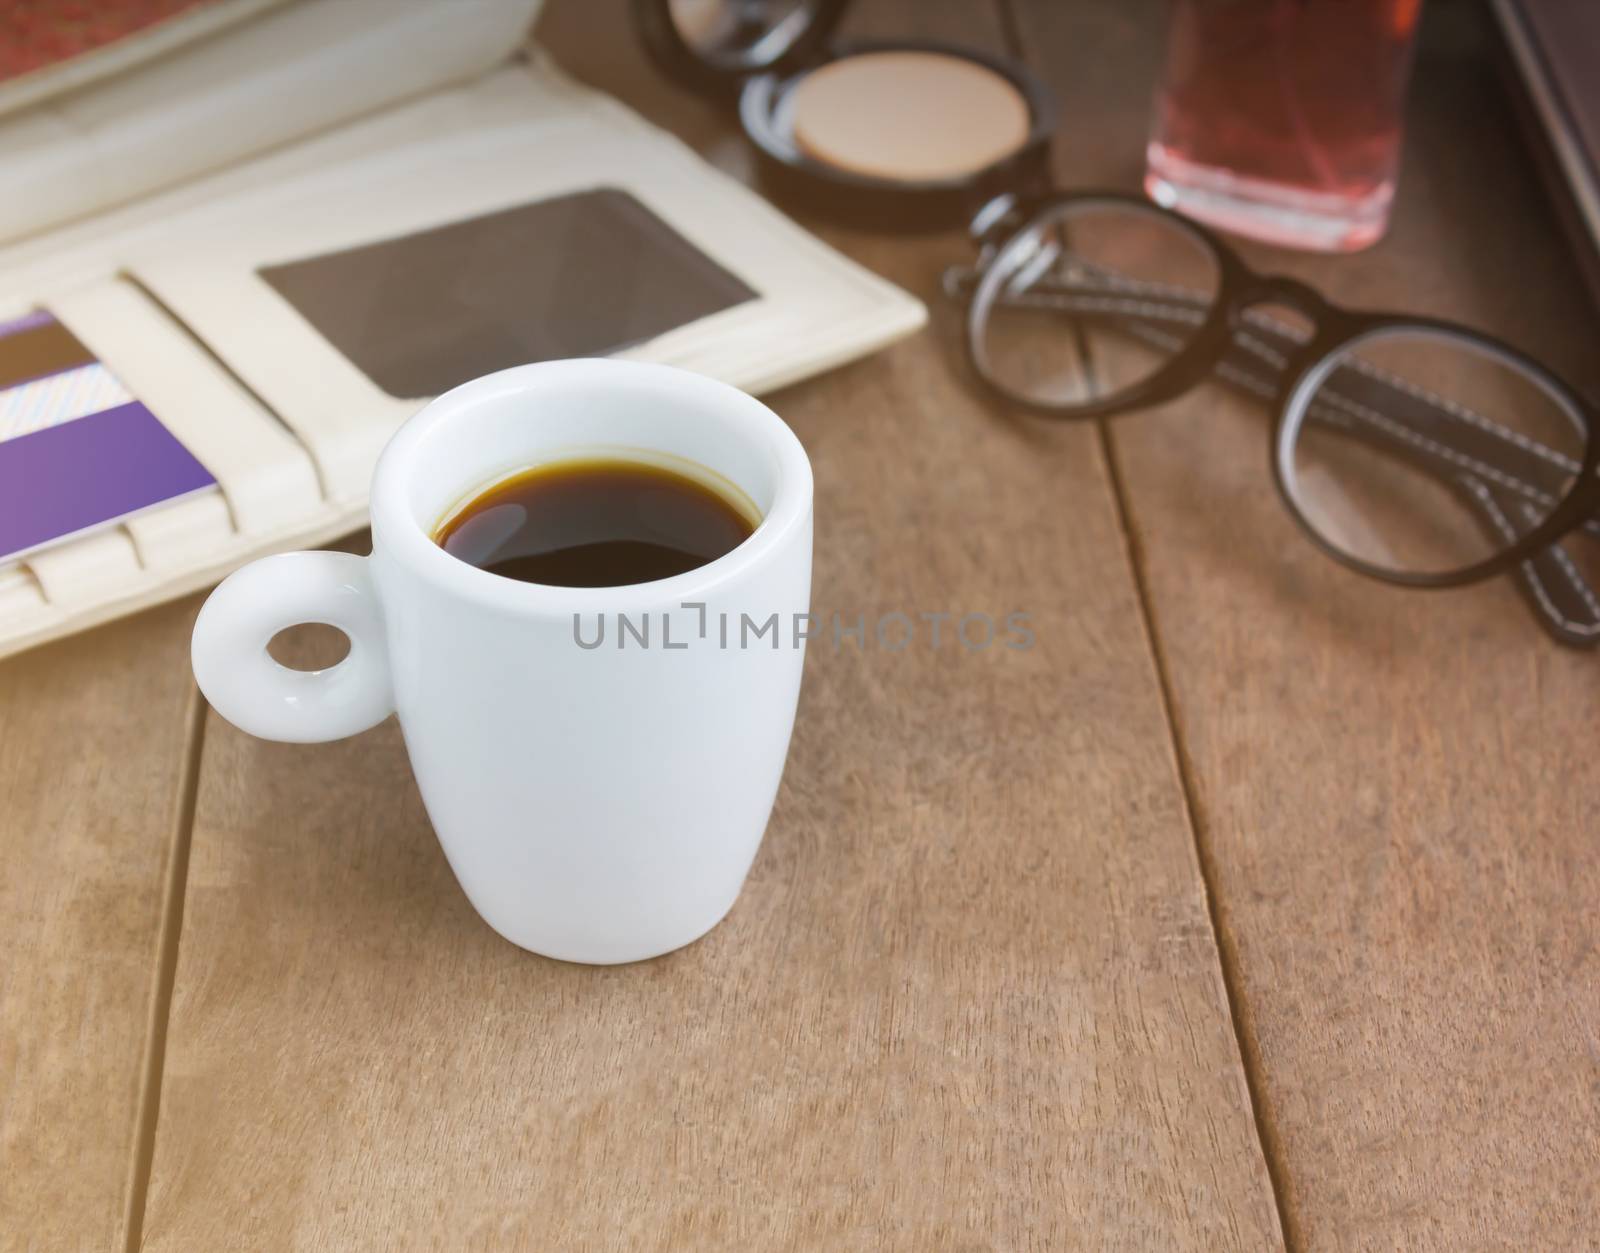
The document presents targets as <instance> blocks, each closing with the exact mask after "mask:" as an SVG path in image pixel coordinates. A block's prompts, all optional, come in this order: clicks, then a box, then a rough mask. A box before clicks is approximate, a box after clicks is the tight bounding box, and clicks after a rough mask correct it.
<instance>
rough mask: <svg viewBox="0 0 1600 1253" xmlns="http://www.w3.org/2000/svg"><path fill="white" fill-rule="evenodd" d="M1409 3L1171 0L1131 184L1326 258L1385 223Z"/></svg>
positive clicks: (1410, 22)
mask: <svg viewBox="0 0 1600 1253" xmlns="http://www.w3.org/2000/svg"><path fill="white" fill-rule="evenodd" d="M1421 8H1422V0H1172V23H1171V29H1170V32H1169V36H1168V41H1167V52H1166V64H1165V69H1164V72H1163V75H1162V82H1161V85H1160V87H1159V88H1158V90H1157V93H1156V101H1155V116H1154V119H1153V125H1152V133H1151V139H1150V146H1149V149H1148V152H1147V156H1146V173H1145V189H1146V191H1148V192H1149V194H1150V196H1151V197H1152V198H1153V199H1155V200H1156V201H1157V202H1158V203H1160V204H1163V205H1166V206H1168V207H1169V208H1173V209H1177V210H1179V211H1181V212H1183V213H1186V214H1188V215H1189V216H1191V217H1194V218H1197V219H1199V220H1200V221H1203V222H1207V223H1209V224H1211V225H1213V226H1217V227H1219V228H1221V229H1223V230H1227V231H1232V232H1235V233H1237V234H1241V235H1247V236H1251V237H1253V238H1256V239H1262V240H1266V241H1268V242H1270V243H1276V244H1283V245H1286V246H1288V247H1293V248H1311V249H1318V250H1322V251H1329V252H1343V251H1351V250H1354V249H1357V248H1364V247H1366V246H1367V245H1368V244H1371V243H1373V242H1374V241H1376V240H1377V239H1378V238H1379V237H1380V236H1381V235H1382V234H1383V232H1384V228H1385V227H1386V226H1387V225H1388V220H1389V205H1390V201H1391V200H1392V199H1393V197H1394V186H1395V178H1396V175H1397V173H1398V171H1399V164H1400V141H1401V134H1402V131H1403V122H1404V118H1403V110H1404V105H1405V91H1406V81H1407V79H1408V78H1409V76H1410V71H1411V52H1412V44H1413V42H1414V36H1415V34H1416V28H1417V17H1418V13H1419V11H1420V10H1421Z"/></svg>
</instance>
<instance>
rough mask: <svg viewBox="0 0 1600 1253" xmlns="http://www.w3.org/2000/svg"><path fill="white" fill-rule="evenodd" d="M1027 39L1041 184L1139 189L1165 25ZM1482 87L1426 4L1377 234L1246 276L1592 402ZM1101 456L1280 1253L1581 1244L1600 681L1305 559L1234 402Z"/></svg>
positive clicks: (1458, 613)
mask: <svg viewBox="0 0 1600 1253" xmlns="http://www.w3.org/2000/svg"><path fill="white" fill-rule="evenodd" d="M1021 17H1022V34H1023V39H1024V43H1025V45H1026V46H1027V47H1028V49H1029V51H1030V53H1031V54H1032V57H1033V59H1034V63H1035V64H1036V65H1037V66H1039V67H1041V68H1042V69H1043V70H1044V72H1045V73H1047V74H1048V75H1049V77H1050V78H1051V80H1052V82H1053V85H1054V86H1055V87H1056V89H1057V90H1058V91H1059V92H1060V93H1061V96H1062V102H1063V112H1064V116H1065V117H1067V118H1072V117H1079V118H1083V119H1084V124H1083V125H1081V126H1079V127H1076V128H1074V129H1073V131H1072V132H1071V136H1070V139H1069V140H1068V141H1067V142H1063V143H1062V144H1061V145H1060V147H1059V153H1058V173H1059V176H1060V178H1061V180H1062V181H1063V182H1064V183H1066V184H1067V185H1073V184H1077V185H1085V184H1094V185H1106V184H1110V185H1120V186H1123V187H1127V188H1130V189H1133V188H1136V187H1137V186H1138V183H1139V178H1140V176H1141V174H1142V168H1141V155H1140V143H1141V139H1142V137H1143V135H1144V133H1145V126H1146V118H1147V107H1148V88H1149V84H1150V82H1151V81H1152V80H1153V77H1154V75H1155V73H1156V69H1157V58H1158V54H1159V40H1153V39H1152V38H1151V37H1150V35H1151V29H1152V28H1153V27H1156V26H1159V23H1160V20H1161V17H1162V11H1161V7H1160V6H1159V5H1158V4H1156V3H1154V0H1150V2H1148V3H1129V4H1119V5H1111V4H1100V5H1091V4H1074V5H1060V6H1051V5H1044V4H1035V5H1027V6H1023V7H1022V9H1021ZM1088 49H1093V50H1094V55H1092V56H1090V55H1086V51H1087V50H1088ZM1493 64H1494V60H1493V49H1492V48H1491V47H1489V46H1488V42H1487V39H1486V33H1485V31H1484V29H1483V27H1482V26H1481V25H1480V23H1479V18H1478V15H1477V11H1476V8H1475V6H1466V5H1431V6H1429V9H1428V12H1427V18H1426V21H1425V29H1424V38H1423V42H1422V46H1421V52H1420V56H1419V59H1418V64H1417V73H1416V79H1415V83H1414V88H1413V91H1412V96H1411V100H1412V108H1411V111H1410V118H1409V131H1410V133H1409V139H1408V144H1407V156H1406V164H1405V169H1404V174H1403V178H1402V181H1401V184H1400V191H1399V197H1398V201H1397V205H1396V211H1395V218H1394V223H1393V228H1392V230H1391V232H1390V234H1389V236H1388V238H1387V239H1385V240H1384V241H1383V242H1382V243H1381V244H1380V245H1379V246H1378V247H1376V248H1374V249H1372V250H1371V251H1369V252H1365V253H1362V254H1358V255H1355V256H1350V257H1345V258H1317V257H1307V256H1302V255H1296V254H1290V253H1286V252H1282V251H1274V250H1269V249H1265V248H1244V249H1243V251H1244V252H1245V253H1246V255H1247V258H1248V259H1249V260H1250V261H1251V263H1252V264H1253V265H1255V266H1256V267H1258V268H1260V269H1264V270H1268V271H1272V270H1277V271H1287V272H1290V273H1293V274H1296V275H1298V276H1300V277H1302V278H1304V279H1305V280H1307V281H1309V282H1311V283H1313V284H1314V285H1316V286H1318V287H1319V288H1321V289H1322V290H1323V291H1325V292H1326V293H1327V294H1328V295H1329V296H1330V297H1332V298H1334V299H1336V300H1339V301H1341V302H1344V303H1347V304H1352V305H1356V306H1366V307H1373V308H1385V307H1389V308H1401V309H1412V310H1416V311H1418V312H1423V313H1431V314H1434V315H1436V316H1443V317H1450V318H1456V319H1459V320H1463V321H1466V322H1468V323H1470V324H1474V325H1478V326H1481V327H1484V328H1485V329H1487V330H1490V331H1492V332H1495V333H1498V334H1501V335H1504V336H1506V337H1507V338H1509V339H1510V340H1511V341H1512V342H1514V343H1517V344H1519V345H1521V346H1523V347H1525V348H1526V349H1528V350H1530V351H1532V352H1534V353H1535V354H1536V355H1538V356H1541V357H1543V358H1545V359H1547V360H1549V361H1550V362H1551V363H1552V364H1553V365H1555V366H1557V367H1558V368H1560V369H1562V370H1564V371H1566V372H1568V373H1569V374H1570V375H1571V376H1572V377H1574V378H1576V379H1578V380H1581V381H1582V382H1584V383H1586V384H1588V385H1589V386H1590V390H1591V392H1593V391H1595V390H1596V389H1595V388H1594V387H1593V384H1594V382H1595V381H1596V378H1597V370H1596V359H1595V355H1594V344H1595V335H1596V330H1597V321H1596V318H1595V315H1594V311H1593V310H1592V309H1590V308H1589V307H1588V306H1587V305H1586V304H1585V303H1584V295H1583V292H1582V290H1581V288H1580V286H1579V284H1578V282H1577V278H1576V275H1575V274H1574V272H1573V267H1572V263H1571V260H1570V257H1569V256H1568V255H1567V254H1566V253H1565V252H1564V250H1563V247H1562V241H1561V239H1560V237H1559V233H1558V228H1557V225H1556V223H1555V221H1554V219H1553V217H1552V215H1551V213H1550V211H1549V210H1548V209H1547V207H1546V204H1545V202H1544V200H1543V199H1542V196H1541V192H1540V189H1539V187H1538V185H1537V176H1536V173H1535V171H1534V170H1533V168H1532V167H1531V166H1530V165H1529V164H1528V162H1527V160H1526V158H1525V157H1524V155H1523V153H1522V152H1521V151H1520V149H1519V137H1518V136H1517V134H1516V132H1515V130H1514V128H1513V125H1512V120H1511V119H1510V118H1509V117H1508V116H1507V114H1506V109H1505V105H1504V103H1503V97H1502V93H1501V90H1500V88H1499V84H1497V83H1496V82H1495V80H1494V77H1493V73H1492V70H1493ZM1091 119H1092V120H1091ZM1111 441H1112V443H1111V447H1112V449H1113V457H1114V460H1115V463H1116V464H1117V467H1118V470H1119V472H1120V476H1121V479H1122V481H1123V484H1124V486H1125V491H1126V496H1127V500H1128V512H1129V515H1130V517H1131V521H1132V524H1133V529H1134V537H1135V544H1136V549H1137V551H1138V553H1139V554H1140V567H1141V575H1142V577H1143V579H1144V580H1145V582H1146V586H1147V589H1148V594H1149V598H1150V601H1151V605H1152V610H1153V616H1154V623H1155V629H1156V632H1157V636H1158V638H1159V641H1160V647H1161V652H1162V656H1163V659H1164V662H1165V666H1166V670H1167V673H1168V675H1169V678H1170V683H1171V688H1172V692H1173V700H1174V706H1175V710H1176V717H1177V723H1178V726H1179V730H1180V741H1181V744H1182V746H1183V750H1184V755H1185V764H1186V767H1187V774H1188V778H1189V780H1190V784H1191V786H1192V789H1193V793H1194V798H1195V806H1196V811H1197V821H1198V824H1199V828H1200V837H1201V844H1202V849H1203V858H1204V861H1205V865H1206V869H1207V872H1208V876H1209V878H1210V882H1211V886H1212V889H1213V891H1214V892H1215V894H1216V899H1217V901H1218V902H1219V904H1218V914H1219V916H1220V920H1221V923H1222V941H1223V946H1224V952H1225V956H1226V957H1227V959H1228V961H1229V963H1230V974H1231V976H1232V978H1233V979H1234V983H1235V988H1236V993H1237V995H1238V997H1239V1000H1240V1004H1241V1013H1240V1018H1241V1021H1242V1025H1243V1028H1244V1039H1245V1045H1246V1048H1247V1050H1248V1053H1249V1058H1250V1063H1251V1066H1252V1069H1253V1071H1254V1073H1255V1074H1256V1076H1257V1079H1256V1082H1257V1088H1258V1092H1259V1094H1260V1097H1261V1098H1262V1099H1261V1101H1260V1105H1261V1113H1262V1118H1263V1123H1264V1126H1265V1128H1266V1136H1267V1141H1268V1149H1269V1152H1270V1154H1271V1156H1272V1158H1273V1159H1274V1163H1275V1167H1276V1171H1277V1174H1278V1177H1279V1179H1280V1181H1281V1183H1282V1185H1283V1188H1282V1191H1283V1194H1284V1195H1283V1200H1284V1202H1285V1206H1284V1208H1285V1221H1286V1225H1287V1227H1288V1230H1289V1233H1290V1237H1291V1242H1292V1243H1293V1244H1294V1245H1296V1246H1297V1247H1304V1248H1308V1249H1343V1248H1350V1249H1355V1248H1362V1249H1367V1248H1371V1249H1380V1248H1381V1249H1390V1248H1408V1249H1418V1248H1438V1249H1465V1248H1507V1249H1534V1248H1538V1249H1557V1248H1561V1249H1567V1248H1593V1247H1595V1241H1596V1240H1597V1239H1600V950H1597V948H1596V944H1595V926H1596V903H1597V902H1600V858H1597V856H1596V835H1597V832H1600V825H1597V819H1596V814H1597V812H1600V806H1597V798H1600V759H1597V757H1596V754H1595V752H1594V751H1593V746H1594V742H1595V732H1596V728H1597V726H1600V668H1597V665H1600V662H1597V659H1596V657H1595V655H1594V654H1593V653H1587V654H1585V653H1576V652H1572V651H1568V650H1564V649H1562V648H1560V647H1559V646H1557V645H1555V644H1553V643H1552V642H1551V641H1550V640H1549V639H1548V638H1547V637H1546V636H1545V635H1544V634H1543V633H1542V632H1541V631H1539V629H1538V628H1537V627H1536V625H1535V623H1534V620H1533V619H1532V617H1531V616H1530V614H1529V613H1528V611H1527V610H1526V609H1525V608H1524V606H1523V604H1522V603H1521V601H1520V600H1519V599H1518V597H1517V595H1516V593H1515V591H1514V589H1513V588H1512V586H1511V584H1510V583H1509V581H1507V580H1497V581H1496V582H1494V583H1492V584H1489V585H1485V586H1481V587H1476V588H1472V589H1468V590H1462V591H1454V592H1445V593H1437V594H1435V593H1417V592H1409V591H1402V590H1398V589H1394V588H1389V587H1385V586H1382V585H1380V584H1376V583H1372V582H1369V581H1367V580H1365V579H1362V578H1361V577H1359V576H1357V575H1354V574H1351V573H1348V572H1346V571H1344V570H1342V569H1340V568H1338V567H1337V566H1335V565H1334V564H1333V563H1331V562H1330V561H1328V560H1327V559H1326V558H1324V557H1323V556H1322V555H1321V554H1320V553H1318V552H1317V551H1316V550H1314V549H1313V548H1312V547H1311V546H1310V545H1309V544H1308V543H1307V542H1306V540H1305V539H1304V537H1303V536H1302V535H1301V534H1300V532H1299V531H1298V529H1297V528H1296V527H1295V526H1294V524H1293V523H1292V521H1291V519H1290V517H1289V515H1288V514H1287V513H1286V512H1285V510H1284V507H1283V505H1282V503H1281V502H1280V500H1279V498H1278V496H1277V493H1276V492H1275V490H1274V489H1273V487H1272V484H1271V480H1270V473H1269V467H1268V457H1267V426H1266V417H1265V415H1264V414H1263V413H1262V412H1260V411H1258V410H1256V409H1255V408H1253V406H1251V405H1250V404H1248V403H1246V402H1244V401H1242V400H1240V399H1238V398H1236V397H1235V395H1234V394H1232V393H1227V392H1223V391H1222V390H1220V389H1218V388H1206V389H1203V390H1201V391H1198V392H1196V393H1194V394H1192V395H1190V396H1187V397H1185V398H1183V399H1181V400H1178V401H1175V402H1173V403H1172V404H1170V405H1168V406H1166V407H1165V408H1164V409H1161V410H1157V411H1153V412H1148V413H1142V414H1136V415H1131V416H1128V417H1123V418H1119V419H1116V420H1115V421H1114V422H1113V423H1112V424H1111Z"/></svg>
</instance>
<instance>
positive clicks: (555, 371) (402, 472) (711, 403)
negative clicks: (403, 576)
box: [372, 358, 811, 615]
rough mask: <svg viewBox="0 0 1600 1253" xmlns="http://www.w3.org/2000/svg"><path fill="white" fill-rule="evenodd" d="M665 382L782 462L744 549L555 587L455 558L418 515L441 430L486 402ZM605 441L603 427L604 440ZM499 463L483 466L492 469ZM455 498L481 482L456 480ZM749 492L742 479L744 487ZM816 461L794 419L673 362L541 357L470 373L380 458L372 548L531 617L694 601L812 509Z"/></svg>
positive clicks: (430, 578)
mask: <svg viewBox="0 0 1600 1253" xmlns="http://www.w3.org/2000/svg"><path fill="white" fill-rule="evenodd" d="M624 374H626V375H631V376H633V377H634V378H635V379H639V380H642V381H644V382H645V383H647V384H649V385H651V386H654V387H662V388H671V389H675V390H679V391H685V392H691V393H694V401H695V404H696V406H704V407H707V408H716V409H720V410H721V411H723V412H724V413H727V414H736V415H737V416H738V419H739V421H740V423H741V425H742V426H743V427H744V428H745V429H747V430H748V431H749V433H750V438H751V440H752V441H754V442H757V443H759V444H761V445H762V446H763V447H764V448H766V449H767V450H768V451H769V452H770V453H771V454H772V455H773V456H774V457H775V460H776V476H775V477H776V487H775V491H774V493H773V499H772V504H771V505H770V506H769V507H768V508H767V510H766V511H765V514H764V515H763V517H762V520H761V523H760V525H759V526H757V527H756V529H755V530H754V531H753V532H752V533H751V535H750V537H749V538H748V539H746V540H745V541H744V542H743V543H742V544H740V545H739V546H738V547H737V548H734V549H733V550H732V551H731V552H728V553H725V554H724V555H723V556H721V557H718V558H717V559H716V560H715V561H711V562H707V563H706V564H705V565H703V566H699V567H697V568H696V569H694V570H689V571H686V572H685V573H683V574H679V575H674V576H673V577H671V578H667V579H657V580H654V581H652V582H649V583H632V584H625V585H623V586H620V587H553V586H550V585H547V584H540V583H521V582H518V581H516V580H514V579H507V578H504V577H502V576H500V575H497V574H490V573H489V572H488V571H486V570H480V569H478V568H477V567H476V566H473V565H469V564H468V563H467V562H465V561H462V560H460V559H459V558H457V557H452V556H451V555H450V554H449V553H447V552H445V551H444V549H442V548H440V547H439V545H438V544H437V543H435V542H434V540H433V538H432V536H431V535H429V534H428V532H427V530H426V529H425V527H424V526H423V524H422V523H420V522H419V521H418V520H417V518H416V517H415V516H414V514H413V512H412V509H411V504H410V500H409V491H408V489H409V488H410V486H411V483H412V481H413V480H414V479H415V477H416V476H417V475H418V474H421V473H426V470H425V469H423V468H419V466H418V465H417V458H418V456H419V454H420V451H421V450H422V449H423V448H424V446H425V445H426V443H427V441H428V440H429V439H430V438H431V437H432V436H433V435H434V433H435V432H437V431H438V430H439V428H440V427H441V426H443V425H445V424H447V423H449V422H451V421H453V420H455V419H456V418H457V417H459V416H460V415H461V414H463V413H465V412H467V411H468V410H471V409H473V408H476V407H477V406H478V405H480V404H482V403H484V402H485V401H487V400H490V399H493V398H497V397H504V396H505V395H506V394H507V393H508V392H518V393H532V392H536V391H542V390H546V389H548V388H564V389H572V388H585V387H588V388H592V389H594V390H596V391H603V390H605V389H606V388H607V387H608V386H614V385H615V383H616V382H617V380H618V378H619V377H621V376H622V375H624ZM596 442H597V443H603V442H604V439H603V432H602V433H600V436H599V437H597V440H596ZM495 469H496V467H493V466H489V465H485V467H484V472H485V474H486V475H488V474H490V473H493V472H494V470H495ZM447 486H448V488H449V490H450V491H451V492H454V493H458V494H465V493H467V492H469V491H471V490H472V489H473V488H474V486H476V485H475V484H474V483H471V482H466V483H451V484H448V485H447ZM738 486H740V487H741V488H744V489H745V490H746V491H748V490H749V489H748V487H747V486H746V485H745V484H739V485H738ZM810 505H811V463H810V461H809V460H808V459H807V457H806V453H805V449H804V448H803V447H802V446H801V444H800V441H799V439H798V438H797V437H796V436H795V434H794V432H793V431H791V430H790V429H789V427H788V426H787V424H785V423H784V421H783V420H782V419H781V418H779V417H778V416H777V414H775V413H773V412H772V410H771V409H769V408H767V406H766V405H764V404H762V403H761V402H760V401H759V400H757V399H755V398H754V397H753V396H750V395H748V394H746V393H745V392H742V391H740V390H739V389H738V388H735V387H731V386H729V385H728V384H726V383H722V382H719V381H717V380H716V379H713V378H709V377H707V376H705V375H701V374H695V373H693V372H692V371H689V370H680V369H677V368H674V367H671V366H663V365H654V364H650V363H647V362H639V361H616V360H610V359H606V358H581V359H576V360H567V361H542V362H537V363H534V364H532V365H522V366H513V367H512V368H511V369H508V370H501V371H499V372H497V373H495V374H488V375H485V376H483V377H482V378H478V379H473V380H472V381H471V382H469V383H463V384H462V385H461V386H459V387H456V388H453V389H452V390H450V391H448V392H445V393H444V394H443V395H442V396H439V397H438V398H437V399H435V400H433V401H432V402H430V403H429V404H428V405H427V406H425V407H424V408H423V409H422V410H420V411H419V412H418V413H417V414H416V415H414V416H413V417H412V418H410V419H409V420H408V421H407V422H406V423H405V425H404V426H402V427H401V428H400V430H399V431H397V432H396V433H395V435H394V437H393V438H392V439H391V440H390V441H389V443H388V445H387V446H386V447H385V448H384V450H383V454H382V456H380V457H379V459H378V466H377V470H376V471H375V473H374V475H373V482H372V530H373V537H374V539H373V546H374V549H375V550H376V549H377V548H379V547H380V546H381V548H382V549H383V551H384V553H385V554H386V555H388V556H389V557H392V558H393V559H394V560H396V561H398V562H400V563H401V564H402V565H404V566H405V567H406V569H408V570H409V571H410V572H411V573H412V574H414V575H415V576H416V577H417V578H419V579H421V580H423V581H425V582H427V583H429V584H431V585H433V586H434V587H435V588H437V589H439V590H440V591H442V592H444V593H445V594H446V595H449V596H452V597H455V598H457V599H461V600H467V601H473V602H476V603H478V604H482V605H486V606H489V607H492V608H497V609H502V610H505V611H508V612H512V613H519V614H524V615H543V614H568V613H574V612H585V613H592V612H606V611H613V610H623V611H626V609H627V608H628V607H629V606H632V605H641V606H642V605H651V606H655V605H661V604H669V603H674V602H680V601H690V602H693V601H696V600H698V599H700V598H701V596H702V595H704V594H708V593H710V592H711V591H712V590H714V589H716V588H718V587H720V586H722V585H724V584H726V583H727V582H729V581H730V580H733V579H737V578H739V577H741V576H742V575H744V574H745V573H746V572H747V571H749V570H751V569H753V568H755V567H758V566H760V565H761V564H762V563H764V562H765V561H767V560H768V559H769V558H770V555H771V554H772V553H773V552H774V551H775V550H776V549H778V547H779V546H780V545H781V544H782V543H783V542H784V540H785V539H786V538H787V537H788V536H789V534H790V533H791V532H792V531H794V529H795V528H796V527H798V526H800V525H802V524H803V522H804V521H805V519H806V517H807V516H808V515H809V513H810Z"/></svg>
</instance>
